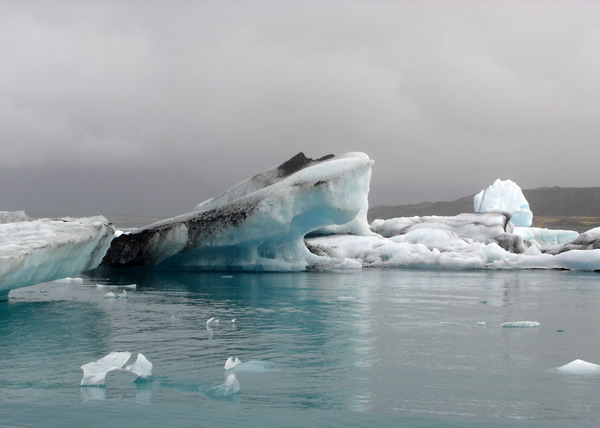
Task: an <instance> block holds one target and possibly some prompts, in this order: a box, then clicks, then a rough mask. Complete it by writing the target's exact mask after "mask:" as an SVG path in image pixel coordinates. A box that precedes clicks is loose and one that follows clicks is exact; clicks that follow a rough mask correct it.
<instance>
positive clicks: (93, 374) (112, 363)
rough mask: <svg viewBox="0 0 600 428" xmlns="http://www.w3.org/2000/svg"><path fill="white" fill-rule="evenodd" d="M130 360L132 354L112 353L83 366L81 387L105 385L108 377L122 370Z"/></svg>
mask: <svg viewBox="0 0 600 428" xmlns="http://www.w3.org/2000/svg"><path fill="white" fill-rule="evenodd" d="M129 358H131V352H111V353H110V354H108V355H107V356H106V357H103V358H100V359H99V360H98V361H94V362H91V363H87V364H84V365H82V366H81V370H83V379H81V385H85V386H93V385H104V380H105V379H106V375H107V374H108V373H109V372H111V371H113V370H118V369H121V368H122V367H123V365H124V364H125V363H126V362H127V361H128V360H129Z"/></svg>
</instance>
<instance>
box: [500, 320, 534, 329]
mask: <svg viewBox="0 0 600 428" xmlns="http://www.w3.org/2000/svg"><path fill="white" fill-rule="evenodd" d="M500 325H501V326H502V327H504V328H534V327H539V326H540V323H539V322H537V321H509V322H503V323H502V324H500Z"/></svg>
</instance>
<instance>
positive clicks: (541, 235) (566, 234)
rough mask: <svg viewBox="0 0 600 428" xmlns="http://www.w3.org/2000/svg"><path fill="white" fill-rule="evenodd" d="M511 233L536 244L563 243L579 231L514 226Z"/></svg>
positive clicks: (573, 237)
mask: <svg viewBox="0 0 600 428" xmlns="http://www.w3.org/2000/svg"><path fill="white" fill-rule="evenodd" d="M513 233H514V234H515V235H518V236H520V237H521V238H523V239H526V240H528V241H530V242H533V243H535V244H536V245H538V246H546V245H556V244H564V243H566V242H569V241H571V240H573V239H575V238H577V236H579V233H577V232H575V231H574V230H560V229H545V228H540V227H515V228H514V230H513Z"/></svg>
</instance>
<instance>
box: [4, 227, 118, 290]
mask: <svg viewBox="0 0 600 428" xmlns="http://www.w3.org/2000/svg"><path fill="white" fill-rule="evenodd" d="M113 232H114V228H113V226H112V224H110V223H109V222H108V220H107V219H106V218H104V217H101V216H97V217H89V218H79V219H77V218H62V219H41V220H33V221H18V222H13V223H3V224H0V299H1V298H6V296H7V294H8V292H9V291H10V290H11V289H13V288H19V287H25V286H28V285H33V284H37V283H40V282H48V281H53V280H56V279H60V278H64V277H67V276H73V275H77V274H79V273H81V272H83V271H86V270H89V269H93V268H95V267H96V266H98V265H99V264H100V262H101V261H102V257H103V256H104V254H105V253H106V251H107V249H108V247H109V245H110V242H111V240H112V237H113Z"/></svg>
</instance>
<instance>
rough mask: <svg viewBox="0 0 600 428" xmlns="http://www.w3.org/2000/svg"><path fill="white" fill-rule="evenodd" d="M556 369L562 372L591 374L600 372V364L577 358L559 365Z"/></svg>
mask: <svg viewBox="0 0 600 428" xmlns="http://www.w3.org/2000/svg"><path fill="white" fill-rule="evenodd" d="M556 370H558V371H559V372H561V373H573V374H590V373H600V366H599V365H598V364H594V363H589V362H587V361H583V360H579V359H577V360H573V361H571V362H570V363H568V364H565V365H564V366H560V367H557V368H556Z"/></svg>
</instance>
